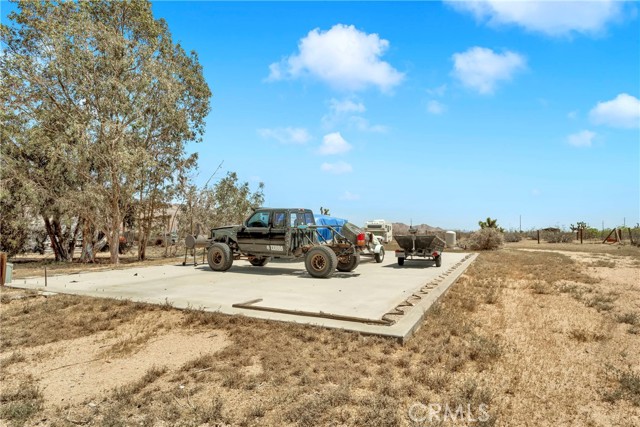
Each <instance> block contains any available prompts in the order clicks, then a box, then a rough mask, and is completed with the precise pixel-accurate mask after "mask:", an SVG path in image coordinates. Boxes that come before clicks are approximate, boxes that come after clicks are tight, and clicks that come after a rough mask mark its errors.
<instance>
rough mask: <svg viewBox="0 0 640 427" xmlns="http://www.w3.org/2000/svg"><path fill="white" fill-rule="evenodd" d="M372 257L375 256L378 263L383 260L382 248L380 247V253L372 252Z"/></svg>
mask: <svg viewBox="0 0 640 427" xmlns="http://www.w3.org/2000/svg"><path fill="white" fill-rule="evenodd" d="M373 257H374V258H375V260H376V262H377V263H378V264H380V263H381V262H382V261H384V248H380V253H378V254H374V255H373Z"/></svg>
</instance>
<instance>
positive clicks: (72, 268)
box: [10, 246, 200, 281]
mask: <svg viewBox="0 0 640 427" xmlns="http://www.w3.org/2000/svg"><path fill="white" fill-rule="evenodd" d="M173 251H174V250H173V249H172V250H171V251H170V255H169V256H168V257H165V255H164V254H165V250H164V248H163V247H159V246H151V247H149V248H148V249H147V260H145V261H138V258H137V253H136V251H135V250H131V251H129V252H127V253H126V254H124V255H120V264H118V265H117V266H114V265H112V264H110V261H109V253H108V252H100V253H98V255H97V256H96V262H95V263H92V264H85V263H79V262H75V261H74V262H56V261H55V259H54V256H53V254H46V255H39V254H21V255H17V256H16V257H14V258H12V259H11V260H10V261H11V262H12V263H13V279H14V281H15V280H17V279H23V278H25V277H33V276H44V269H45V267H46V269H47V274H49V275H55V274H71V273H79V272H85V271H103V270H111V269H114V268H115V269H123V268H133V267H140V266H145V267H146V266H150V265H164V264H167V263H175V264H178V263H182V261H184V248H182V249H180V250H178V251H177V254H176V256H173V255H172V253H173ZM78 254H79V252H76V256H77V255H78ZM180 254H182V256H181V255H180ZM199 255H200V254H199ZM189 260H191V261H192V260H193V257H191V258H188V259H187V261H189ZM198 262H200V257H198Z"/></svg>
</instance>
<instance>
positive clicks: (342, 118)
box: [322, 98, 388, 133]
mask: <svg viewBox="0 0 640 427" xmlns="http://www.w3.org/2000/svg"><path fill="white" fill-rule="evenodd" d="M365 111H367V108H366V107H365V106H364V104H363V103H362V102H360V101H356V100H354V99H352V98H347V99H343V100H337V99H331V100H330V101H329V113H328V114H326V115H325V116H323V117H322V124H323V126H324V127H325V128H327V129H333V128H335V127H337V126H339V125H347V126H348V127H349V129H356V130H359V131H361V132H378V133H382V132H386V131H387V130H388V129H387V127H386V126H384V125H372V124H371V123H369V120H367V119H365V118H364V117H362V116H361V115H359V114H358V113H364V112H365Z"/></svg>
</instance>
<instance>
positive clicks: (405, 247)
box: [393, 227, 445, 267]
mask: <svg viewBox="0 0 640 427" xmlns="http://www.w3.org/2000/svg"><path fill="white" fill-rule="evenodd" d="M393 238H394V239H396V242H398V246H400V249H396V258H397V259H398V265H404V261H405V260H406V259H413V258H414V257H420V258H426V259H431V260H433V261H435V265H436V267H440V266H441V265H442V251H443V250H444V247H445V241H444V240H442V239H441V238H440V237H438V236H436V235H433V234H431V235H427V234H418V230H417V229H415V228H413V227H412V228H409V234H406V235H401V236H393Z"/></svg>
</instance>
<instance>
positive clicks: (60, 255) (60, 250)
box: [43, 215, 71, 261]
mask: <svg viewBox="0 0 640 427" xmlns="http://www.w3.org/2000/svg"><path fill="white" fill-rule="evenodd" d="M43 219H44V226H45V228H46V230H47V234H48V235H49V239H50V240H51V247H52V248H53V253H54V255H55V260H56V261H71V259H70V257H69V251H68V250H67V249H68V246H67V245H66V244H65V243H66V242H65V239H64V237H63V236H62V227H61V226H60V220H59V219H57V218H53V219H52V220H51V219H49V217H48V216H45V215H43Z"/></svg>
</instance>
